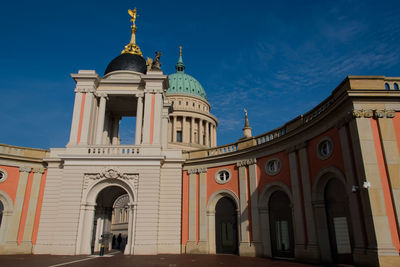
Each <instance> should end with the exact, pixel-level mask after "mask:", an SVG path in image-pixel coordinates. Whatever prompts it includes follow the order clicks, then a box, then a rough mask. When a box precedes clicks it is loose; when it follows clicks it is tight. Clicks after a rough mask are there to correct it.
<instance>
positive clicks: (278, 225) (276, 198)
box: [269, 191, 294, 258]
mask: <svg viewBox="0 0 400 267" xmlns="http://www.w3.org/2000/svg"><path fill="white" fill-rule="evenodd" d="M269 224H270V231H271V249H272V256H273V257H282V258H293V257H294V235H293V223H292V208H291V205H290V199H289V198H288V196H287V195H286V194H285V193H283V192H282V191H276V192H275V193H273V194H272V195H271V198H270V200H269Z"/></svg>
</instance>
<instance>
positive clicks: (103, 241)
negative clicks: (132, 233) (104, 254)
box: [91, 186, 129, 253]
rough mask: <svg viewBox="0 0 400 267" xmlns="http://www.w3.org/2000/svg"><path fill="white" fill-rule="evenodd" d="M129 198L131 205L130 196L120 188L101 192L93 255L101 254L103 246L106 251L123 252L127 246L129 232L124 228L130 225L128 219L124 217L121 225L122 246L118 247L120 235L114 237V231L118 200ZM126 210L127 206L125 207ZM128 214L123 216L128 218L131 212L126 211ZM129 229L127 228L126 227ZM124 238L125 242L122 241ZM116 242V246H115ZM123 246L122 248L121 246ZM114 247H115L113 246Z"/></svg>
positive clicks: (98, 202) (93, 236)
mask: <svg viewBox="0 0 400 267" xmlns="http://www.w3.org/2000/svg"><path fill="white" fill-rule="evenodd" d="M125 195H126V198H127V203H129V196H128V194H127V192H126V191H125V190H124V189H123V188H121V187H119V186H109V187H106V188H104V189H103V190H101V191H100V192H99V194H98V195H97V198H96V209H95V213H94V220H93V232H92V241H91V251H92V253H98V252H100V248H101V246H104V251H109V250H111V249H112V248H116V249H120V250H122V251H123V249H124V247H125V244H126V242H127V240H128V235H127V232H128V231H127V230H126V231H122V228H123V229H125V228H124V227H125V225H127V224H128V218H127V219H126V223H125V217H123V219H124V221H123V223H122V224H121V226H122V228H121V229H118V230H121V232H118V234H119V233H121V242H120V246H118V247H116V242H118V241H117V238H118V235H117V236H116V237H114V235H115V231H113V229H112V228H113V225H112V224H113V215H114V214H115V211H114V206H115V203H116V201H117V200H118V199H120V197H121V196H125ZM123 208H125V206H124V207H123ZM126 211H127V212H126V214H125V213H124V214H123V216H126V217H128V214H129V211H128V209H126ZM126 228H127V226H126ZM122 238H123V239H124V240H122ZM113 241H114V244H113ZM121 244H122V246H121ZM113 245H114V246H113Z"/></svg>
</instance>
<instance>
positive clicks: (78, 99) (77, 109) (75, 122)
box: [68, 89, 82, 146]
mask: <svg viewBox="0 0 400 267" xmlns="http://www.w3.org/2000/svg"><path fill="white" fill-rule="evenodd" d="M81 105H82V92H80V91H78V90H76V89H75V102H74V111H73V113H72V123H71V132H70V137H69V142H68V146H70V145H76V144H77V138H78V128H79V117H80V113H81Z"/></svg>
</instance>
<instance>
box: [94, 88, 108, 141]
mask: <svg viewBox="0 0 400 267" xmlns="http://www.w3.org/2000/svg"><path fill="white" fill-rule="evenodd" d="M105 113H106V95H105V94H102V95H100V105H99V113H98V115H97V131H96V145H101V144H102V137H103V132H104V119H105Z"/></svg>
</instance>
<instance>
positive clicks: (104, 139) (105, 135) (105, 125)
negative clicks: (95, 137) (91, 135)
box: [101, 113, 110, 145]
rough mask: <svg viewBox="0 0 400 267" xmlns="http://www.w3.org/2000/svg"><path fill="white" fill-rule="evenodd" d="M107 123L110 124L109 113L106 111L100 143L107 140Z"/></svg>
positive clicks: (105, 143)
mask: <svg viewBox="0 0 400 267" xmlns="http://www.w3.org/2000/svg"><path fill="white" fill-rule="evenodd" d="M109 125H110V119H109V115H108V114H107V113H106V115H105V119H104V130H103V138H102V141H101V143H102V145H107V144H108V142H109V130H108V129H109V128H110V127H109Z"/></svg>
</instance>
